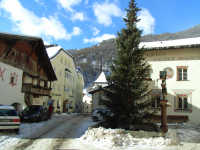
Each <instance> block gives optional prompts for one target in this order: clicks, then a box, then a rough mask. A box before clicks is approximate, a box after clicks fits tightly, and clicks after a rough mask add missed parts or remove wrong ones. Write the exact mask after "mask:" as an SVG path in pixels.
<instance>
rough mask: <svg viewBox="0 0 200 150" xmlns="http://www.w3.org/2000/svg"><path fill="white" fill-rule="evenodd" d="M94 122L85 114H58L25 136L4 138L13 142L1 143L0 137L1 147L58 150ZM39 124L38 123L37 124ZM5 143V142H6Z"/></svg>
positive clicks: (23, 149)
mask: <svg viewBox="0 0 200 150" xmlns="http://www.w3.org/2000/svg"><path fill="white" fill-rule="evenodd" d="M92 124H94V123H93V122H92V121H91V120H90V118H89V117H86V116H83V115H74V116H67V115H58V116H54V118H53V119H52V120H50V121H48V122H44V123H43V124H42V125H41V126H40V127H38V128H37V130H35V131H32V132H30V131H31V129H29V130H27V131H22V132H30V134H27V133H21V131H20V134H24V135H23V136H20V135H19V136H16V137H15V139H16V140H13V139H9V137H7V138H8V139H4V141H6V140H8V141H9V140H11V141H12V140H13V141H14V142H13V143H10V142H7V143H6V144H4V145H1V143H2V142H1V138H0V149H9V150H34V149H35V150H36V149H37V150H56V149H59V148H60V147H62V145H63V143H64V142H65V144H66V142H69V141H71V140H75V139H76V138H79V137H80V136H81V135H82V134H84V132H85V130H87V128H88V126H90V125H92ZM35 125H37V124H35ZM4 143H5V142H4Z"/></svg>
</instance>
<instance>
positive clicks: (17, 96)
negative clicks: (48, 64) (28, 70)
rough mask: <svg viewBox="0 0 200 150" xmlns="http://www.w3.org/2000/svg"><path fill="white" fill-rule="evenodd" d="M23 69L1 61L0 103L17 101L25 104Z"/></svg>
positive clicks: (21, 104) (9, 103)
mask: <svg viewBox="0 0 200 150" xmlns="http://www.w3.org/2000/svg"><path fill="white" fill-rule="evenodd" d="M22 76H23V71H22V70H21V69H18V68H15V67H13V66H11V65H7V64H5V63H2V62H0V96H1V98H0V104H3V105H12V104H15V103H18V104H20V106H23V107H24V106H25V103H24V93H22Z"/></svg>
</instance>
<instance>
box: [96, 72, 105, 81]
mask: <svg viewBox="0 0 200 150" xmlns="http://www.w3.org/2000/svg"><path fill="white" fill-rule="evenodd" d="M94 82H95V83H107V82H108V81H107V80H106V76H105V74H104V72H101V74H100V75H99V77H98V78H97V79H96V81H94Z"/></svg>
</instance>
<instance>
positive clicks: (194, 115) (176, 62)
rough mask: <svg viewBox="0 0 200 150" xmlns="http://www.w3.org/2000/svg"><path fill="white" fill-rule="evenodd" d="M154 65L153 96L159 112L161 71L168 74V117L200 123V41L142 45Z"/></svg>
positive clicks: (190, 40) (183, 40)
mask: <svg viewBox="0 0 200 150" xmlns="http://www.w3.org/2000/svg"><path fill="white" fill-rule="evenodd" d="M140 46H142V47H144V48H145V57H146V60H147V61H148V63H149V64H150V65H151V68H152V73H151V78H152V80H153V87H152V96H153V97H154V98H155V103H154V104H153V105H152V106H153V107H155V108H158V109H159V100H160V99H161V80H160V79H159V74H160V71H163V70H165V71H167V80H166V84H167V93H168V96H167V100H168V103H170V104H171V106H170V107H168V110H167V114H168V116H172V117H173V116H174V118H176V117H177V118H180V117H183V118H186V117H187V118H188V120H189V122H191V123H200V119H199V115H200V69H199V68H200V38H193V39H182V40H173V41H160V42H146V43H141V45H140Z"/></svg>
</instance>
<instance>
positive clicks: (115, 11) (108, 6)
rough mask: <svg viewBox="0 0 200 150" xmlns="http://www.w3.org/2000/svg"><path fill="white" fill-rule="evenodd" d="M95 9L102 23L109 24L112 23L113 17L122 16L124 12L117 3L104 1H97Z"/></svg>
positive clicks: (99, 21)
mask: <svg viewBox="0 0 200 150" xmlns="http://www.w3.org/2000/svg"><path fill="white" fill-rule="evenodd" d="M93 11H94V14H95V16H96V17H97V21H98V23H100V24H103V25H105V26H109V25H111V24H112V17H122V16H123V12H122V11H121V9H120V8H119V7H118V6H117V5H116V4H115V3H108V2H104V3H102V4H99V3H95V4H94V5H93Z"/></svg>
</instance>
